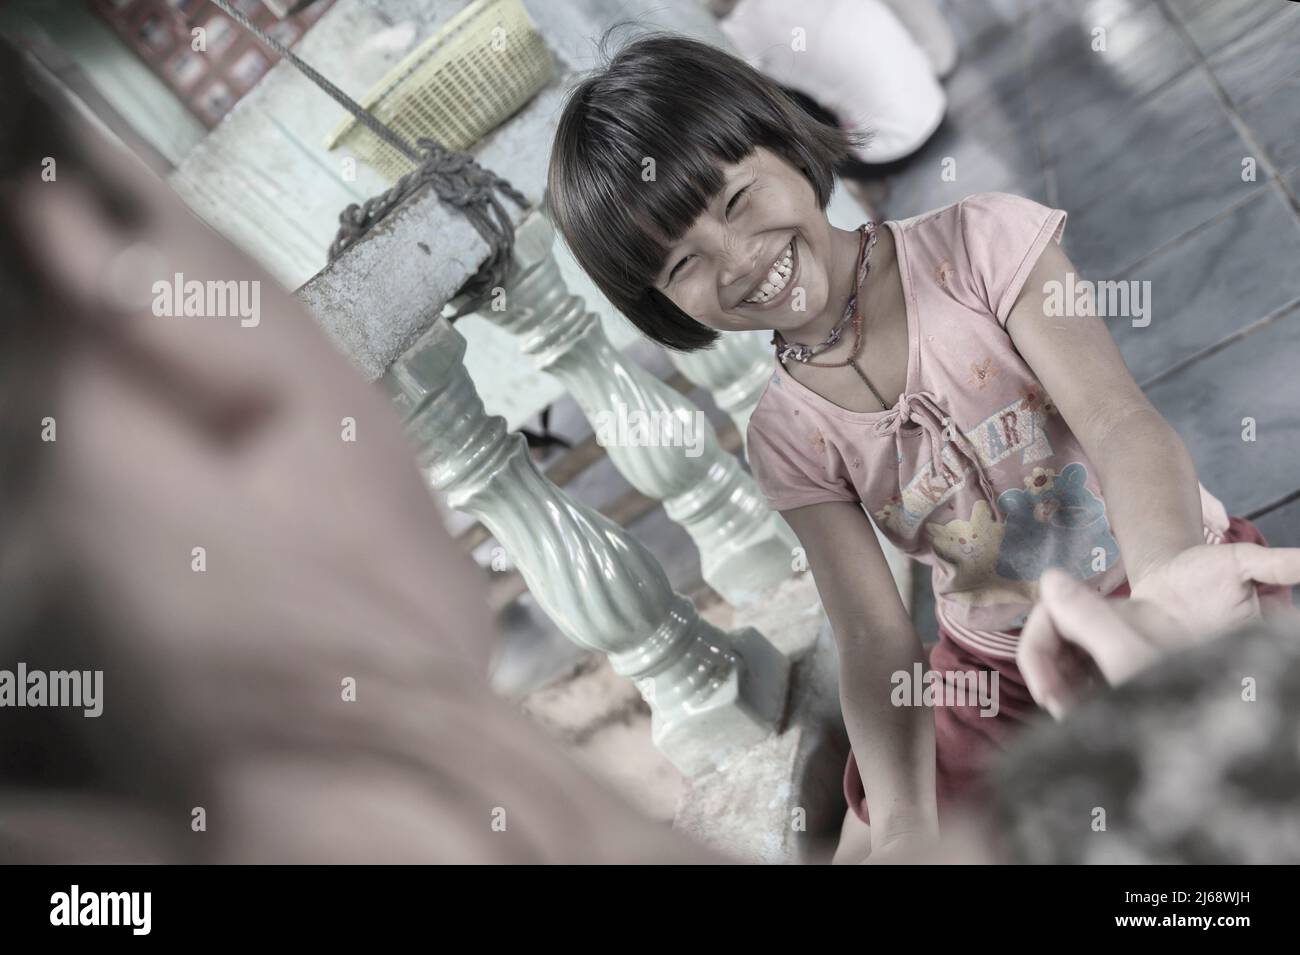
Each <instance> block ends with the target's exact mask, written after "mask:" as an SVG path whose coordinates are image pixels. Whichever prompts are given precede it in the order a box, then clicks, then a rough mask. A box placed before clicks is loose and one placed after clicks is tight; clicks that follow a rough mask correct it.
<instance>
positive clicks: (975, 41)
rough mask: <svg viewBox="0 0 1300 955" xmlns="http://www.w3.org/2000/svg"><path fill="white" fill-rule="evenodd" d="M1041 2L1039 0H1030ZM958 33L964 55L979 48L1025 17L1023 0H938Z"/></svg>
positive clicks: (956, 33) (937, 3)
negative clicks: (973, 1)
mask: <svg viewBox="0 0 1300 955" xmlns="http://www.w3.org/2000/svg"><path fill="white" fill-rule="evenodd" d="M1029 2H1030V3H1038V2H1040V0H1029ZM936 5H937V6H938V7H939V9H940V10H941V11H942V12H943V14H944V17H945V18H946V19H947V21H948V25H949V26H951V27H952V31H953V33H954V34H955V35H956V37H957V45H958V48H959V49H960V50H961V53H962V55H963V56H966V55H969V54H971V53H974V52H976V51H977V50H979V49H980V48H981V47H982V46H984V45H986V44H988V43H991V42H994V41H996V40H997V38H998V37H999V36H1001V35H1002V34H1004V33H1006V32H1008V31H1009V30H1012V29H1014V28H1015V27H1016V25H1017V24H1019V23H1020V22H1021V20H1022V19H1023V17H1024V7H1023V3H1022V0H979V2H977V3H972V2H970V0H936Z"/></svg>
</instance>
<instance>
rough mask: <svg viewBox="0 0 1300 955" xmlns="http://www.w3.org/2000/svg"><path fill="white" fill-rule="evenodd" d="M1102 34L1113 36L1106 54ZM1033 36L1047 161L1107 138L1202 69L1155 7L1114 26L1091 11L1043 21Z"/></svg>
mask: <svg viewBox="0 0 1300 955" xmlns="http://www.w3.org/2000/svg"><path fill="white" fill-rule="evenodd" d="M1125 9H1126V8H1125ZM1039 24H1045V25H1042V26H1040V25H1039ZM1098 28H1102V29H1105V31H1106V34H1105V37H1106V49H1105V50H1104V51H1094V50H1093V49H1092V43H1093V30H1094V29H1098ZM1028 32H1029V35H1030V38H1031V41H1030V42H1031V44H1032V47H1033V63H1034V65H1033V68H1032V73H1033V78H1034V99H1035V102H1036V105H1037V109H1038V114H1039V122H1040V125H1041V128H1042V136H1043V144H1044V147H1045V150H1046V154H1047V155H1046V158H1047V161H1048V162H1053V161H1055V160H1057V159H1060V158H1062V157H1063V156H1066V155H1068V154H1069V153H1070V152H1071V151H1072V150H1073V149H1075V148H1076V146H1077V145H1078V143H1079V141H1080V140H1083V141H1089V140H1092V139H1095V138H1097V137H1098V136H1104V135H1105V131H1106V129H1107V128H1108V127H1110V126H1111V125H1112V124H1113V122H1114V120H1115V119H1116V118H1117V117H1123V116H1125V115H1127V114H1128V112H1129V111H1130V110H1131V109H1133V107H1134V104H1136V103H1138V102H1140V101H1141V100H1142V99H1143V98H1144V97H1146V96H1147V95H1148V94H1150V93H1152V92H1153V91H1155V90H1157V89H1159V88H1160V87H1161V86H1163V85H1164V84H1166V83H1168V82H1170V81H1171V80H1173V79H1174V78H1175V77H1177V76H1179V75H1181V74H1182V73H1184V72H1185V71H1186V70H1188V69H1189V68H1191V67H1192V65H1193V64H1194V62H1195V60H1194V58H1193V56H1192V54H1191V52H1190V51H1189V50H1188V49H1187V45H1186V44H1185V43H1184V42H1183V41H1182V40H1181V39H1180V38H1179V37H1178V36H1177V35H1176V34H1174V33H1173V32H1172V31H1171V30H1170V28H1169V22H1168V20H1167V19H1166V18H1165V15H1164V13H1163V12H1162V11H1161V9H1160V8H1159V7H1158V6H1156V5H1146V6H1142V7H1140V8H1139V9H1137V10H1136V11H1135V12H1133V11H1130V12H1127V13H1126V14H1125V15H1123V16H1117V17H1114V18H1112V19H1107V18H1106V17H1098V18H1091V17H1090V16H1089V15H1088V14H1087V13H1086V12H1076V13H1074V14H1073V15H1070V16H1052V17H1040V18H1036V19H1034V20H1032V21H1031V22H1030V25H1029V29H1028Z"/></svg>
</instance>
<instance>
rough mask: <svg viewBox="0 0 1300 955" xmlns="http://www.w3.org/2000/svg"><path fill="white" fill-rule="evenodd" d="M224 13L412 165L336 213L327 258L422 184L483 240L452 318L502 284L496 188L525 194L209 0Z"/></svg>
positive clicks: (508, 248) (507, 249) (505, 251)
mask: <svg viewBox="0 0 1300 955" xmlns="http://www.w3.org/2000/svg"><path fill="white" fill-rule="evenodd" d="M209 2H210V3H212V4H214V5H215V6H216V7H218V8H219V9H220V10H221V11H222V12H223V13H225V14H226V16H228V17H230V18H231V19H232V20H234V21H235V22H236V23H238V24H239V25H240V26H241V27H243V28H244V29H245V30H247V31H248V32H249V33H251V34H252V35H253V36H254V37H256V38H257V39H258V40H259V41H260V42H262V43H264V44H265V45H266V46H268V47H270V48H271V49H272V50H274V51H275V52H276V53H277V54H278V55H279V56H280V57H281V58H282V59H284V60H287V61H288V62H289V63H291V64H293V66H294V68H295V69H297V70H298V72H300V73H301V74H302V75H303V76H305V77H307V79H309V80H311V81H312V82H313V83H315V84H316V86H317V87H319V88H320V89H321V90H323V91H324V92H325V93H326V94H327V95H328V96H329V97H330V98H331V99H333V100H334V101H335V102H336V103H338V104H339V105H340V106H342V107H343V108H344V109H346V110H347V111H348V112H349V113H351V114H352V115H353V116H354V117H356V120H357V122H359V123H361V124H362V125H364V126H365V127H366V128H367V129H369V130H370V131H371V132H372V133H374V134H375V135H376V136H378V137H379V138H380V139H382V140H383V141H384V142H386V143H388V145H390V146H392V147H393V148H394V149H396V150H397V151H398V152H400V153H401V154H402V155H403V156H405V157H406V158H407V159H409V160H411V161H412V162H414V163H416V164H417V165H416V168H415V169H413V170H411V171H410V172H408V173H407V174H406V175H404V176H402V177H401V178H400V179H398V180H397V182H396V183H394V184H393V185H392V186H391V187H390V188H389V189H387V190H386V191H384V192H383V193H381V194H380V195H378V196H374V197H373V198H371V199H367V200H366V201H365V202H364V203H363V204H361V205H357V204H356V203H355V202H354V203H352V204H351V205H349V206H348V207H347V208H346V209H344V210H343V211H342V212H341V213H340V214H339V231H338V233H337V234H336V235H335V236H334V241H333V242H332V243H331V244H330V248H329V261H331V262H333V261H334V260H335V259H337V258H338V257H339V256H340V255H342V254H343V252H344V251H346V250H347V249H349V248H351V246H352V245H353V244H354V243H355V242H356V241H357V240H358V239H360V238H361V237H362V236H364V235H365V234H366V233H367V232H369V231H370V230H371V229H372V228H374V226H375V224H376V223H378V222H380V221H381V220H382V219H383V218H384V216H386V215H388V213H390V212H392V211H393V210H394V209H396V208H397V207H398V206H400V205H401V204H402V203H403V202H404V201H405V200H406V199H407V198H408V197H409V196H410V195H412V194H413V193H415V192H416V191H418V190H419V189H422V188H423V187H425V186H430V187H432V189H433V191H434V193H435V194H436V195H437V196H438V199H439V200H441V201H442V202H444V203H446V204H447V205H449V206H452V207H454V208H455V209H457V210H458V211H459V212H460V213H461V215H463V216H465V218H467V219H468V220H469V221H470V223H471V224H472V225H473V226H474V229H475V231H476V232H478V234H479V235H480V236H481V237H482V239H483V241H484V242H486V243H487V245H488V248H489V250H490V252H489V254H488V257H487V259H486V260H485V261H484V262H483V263H482V264H481V265H480V266H479V268H478V271H477V272H475V273H474V275H472V276H471V277H470V278H469V279H468V280H467V281H466V282H465V284H464V285H463V286H462V287H461V289H460V294H463V295H465V296H466V302H465V304H464V306H463V307H461V308H460V309H459V310H458V311H457V312H456V314H455V315H454V316H452V318H459V317H460V316H461V315H464V314H466V313H467V312H472V311H474V310H475V309H477V308H478V307H479V306H480V305H482V304H483V303H484V302H485V301H486V300H487V298H488V296H489V295H490V294H491V292H492V289H493V288H496V287H497V286H501V285H504V284H505V277H506V273H507V272H508V270H509V268H510V262H511V257H512V254H513V251H514V244H515V229H514V224H513V223H512V222H511V221H510V214H509V213H508V212H507V211H506V208H505V206H503V205H502V204H501V200H500V198H499V197H498V196H497V193H498V192H500V193H501V194H503V195H505V196H507V197H508V198H509V199H510V200H512V201H513V202H514V203H515V204H516V205H517V206H519V208H521V209H526V208H527V207H528V204H529V203H528V199H527V198H526V197H525V196H524V194H523V193H522V192H520V191H519V190H518V189H516V188H515V187H514V186H512V185H511V184H510V183H509V181H507V180H506V179H503V178H502V177H501V176H498V175H497V174H496V173H494V172H492V171H491V170H488V169H484V168H483V167H482V166H480V165H479V164H478V163H477V162H475V160H474V157H473V156H471V155H470V154H469V153H466V152H458V151H452V150H448V149H445V148H443V147H442V146H441V145H439V144H438V143H436V142H434V141H433V140H431V139H421V140H419V142H418V143H416V145H415V146H414V147H413V146H411V144H410V143H408V142H407V141H406V140H405V139H403V138H402V136H401V135H399V134H398V133H397V132H396V131H395V130H393V129H392V128H391V127H389V126H386V125H385V124H384V123H382V122H380V120H379V119H378V118H377V117H375V116H374V115H373V114H372V113H370V112H368V111H367V110H365V109H363V108H362V107H361V105H360V104H359V103H357V102H356V101H355V100H353V99H352V98H351V97H350V96H348V95H347V94H346V93H344V92H343V91H342V90H341V89H339V88H338V87H337V86H335V85H334V84H333V83H331V82H330V81H329V80H327V79H326V78H325V77H324V76H322V75H321V74H320V73H318V72H317V71H316V70H315V69H313V68H312V67H311V66H310V65H309V64H307V63H306V62H304V61H303V60H302V59H300V58H299V57H298V56H297V55H295V54H294V53H293V52H292V51H291V50H289V49H288V48H287V47H286V46H284V45H283V44H281V43H280V42H279V41H278V40H276V39H275V38H274V37H272V36H270V35H268V34H267V33H266V32H265V31H264V30H262V28H261V27H259V26H258V25H257V24H255V23H253V22H252V21H251V20H249V19H248V17H246V16H244V14H242V13H240V12H239V11H238V10H235V9H234V8H233V7H232V6H231V4H230V2H229V0H209Z"/></svg>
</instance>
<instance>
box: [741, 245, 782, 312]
mask: <svg viewBox="0 0 1300 955" xmlns="http://www.w3.org/2000/svg"><path fill="white" fill-rule="evenodd" d="M793 268H794V240H793V239H791V240H790V244H789V245H787V246H786V247H785V249H784V250H782V252H781V257H780V258H779V259H777V260H776V261H775V262H773V263H772V264H771V265H770V266H768V270H767V275H766V276H765V277H764V279H763V284H762V285H761V286H759V289H758V291H756V292H755V293H754V294H753V295H751V296H750V297H749V298H747V299H745V301H746V302H748V303H750V304H751V305H762V304H763V303H764V302H768V301H771V300H772V299H773V298H774V297H775V296H777V295H779V294H780V293H781V292H782V291H783V290H784V289H785V283H786V282H788V281H790V273H791V271H792V270H793Z"/></svg>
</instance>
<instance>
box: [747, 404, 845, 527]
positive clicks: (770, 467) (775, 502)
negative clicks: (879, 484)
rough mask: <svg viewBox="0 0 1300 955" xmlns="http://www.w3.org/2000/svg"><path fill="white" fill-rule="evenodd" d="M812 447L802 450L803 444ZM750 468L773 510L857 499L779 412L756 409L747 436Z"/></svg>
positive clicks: (810, 445) (785, 509)
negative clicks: (762, 413)
mask: <svg viewBox="0 0 1300 955" xmlns="http://www.w3.org/2000/svg"><path fill="white" fill-rule="evenodd" d="M804 443H807V444H808V445H809V450H808V451H804V450H803V446H802V445H803V444H804ZM745 444H746V454H747V456H748V458H749V469H750V470H751V471H752V472H753V473H754V480H755V482H757V484H758V489H759V490H760V491H762V492H763V497H764V498H766V499H767V506H768V507H770V508H771V509H772V510H774V511H788V510H791V509H792V508H796V507H806V506H807V505H809V504H824V503H826V502H828V501H853V502H855V503H856V502H857V501H858V493H857V491H856V490H855V489H854V488H853V487H852V486H850V485H849V484H848V483H847V482H844V481H841V480H837V479H836V478H834V477H832V476H831V475H830V474H828V473H827V468H826V465H825V463H824V462H822V461H819V460H818V459H817V458H816V457H815V456H814V455H813V454H812V452H811V447H812V444H811V442H810V441H804V440H802V439H801V436H800V435H799V434H798V433H797V429H796V427H795V426H793V425H789V424H786V423H785V422H784V421H783V420H782V419H781V417H779V416H778V415H776V414H766V415H761V414H759V409H755V413H754V416H753V417H751V418H750V419H749V428H748V429H747V431H746V437H745Z"/></svg>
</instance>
